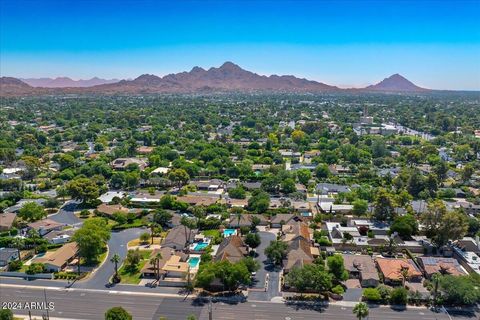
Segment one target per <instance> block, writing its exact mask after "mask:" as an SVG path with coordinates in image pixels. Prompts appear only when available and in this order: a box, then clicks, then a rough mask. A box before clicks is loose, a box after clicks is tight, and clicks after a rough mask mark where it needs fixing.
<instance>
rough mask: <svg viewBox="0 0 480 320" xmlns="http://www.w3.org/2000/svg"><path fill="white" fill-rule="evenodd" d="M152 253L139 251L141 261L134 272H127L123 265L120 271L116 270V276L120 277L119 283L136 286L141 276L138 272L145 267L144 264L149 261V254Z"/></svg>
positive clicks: (150, 251)
mask: <svg viewBox="0 0 480 320" xmlns="http://www.w3.org/2000/svg"><path fill="white" fill-rule="evenodd" d="M151 253H152V250H142V251H140V254H141V255H142V260H141V261H140V263H139V264H138V266H137V268H136V269H135V270H127V269H126V268H125V265H122V266H121V267H120V269H119V270H118V274H119V275H120V277H121V279H122V280H121V282H120V283H125V284H138V283H139V282H140V280H141V279H142V275H141V273H140V271H141V270H142V268H143V267H144V266H145V264H146V263H147V262H148V260H149V259H150V254H151Z"/></svg>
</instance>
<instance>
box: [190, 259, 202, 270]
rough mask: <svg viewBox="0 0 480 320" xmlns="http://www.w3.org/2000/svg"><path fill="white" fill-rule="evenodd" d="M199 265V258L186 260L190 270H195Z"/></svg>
mask: <svg viewBox="0 0 480 320" xmlns="http://www.w3.org/2000/svg"><path fill="white" fill-rule="evenodd" d="M199 263H200V257H191V258H190V259H188V264H189V265H190V268H196V267H197V266H198V264H199Z"/></svg>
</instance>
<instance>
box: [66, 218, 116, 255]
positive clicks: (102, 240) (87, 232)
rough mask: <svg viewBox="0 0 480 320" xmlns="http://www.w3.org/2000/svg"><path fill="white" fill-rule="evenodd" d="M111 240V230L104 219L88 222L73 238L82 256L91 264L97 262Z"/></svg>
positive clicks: (94, 219) (93, 219)
mask: <svg viewBox="0 0 480 320" xmlns="http://www.w3.org/2000/svg"><path fill="white" fill-rule="evenodd" d="M109 239H110V230H109V229H108V226H107V223H106V221H105V219H103V218H92V219H89V220H86V221H85V222H84V223H83V225H82V227H81V228H80V229H78V230H77V231H76V232H75V234H74V235H73V238H72V240H73V241H75V242H77V245H78V249H79V253H80V256H81V257H83V258H84V259H85V260H86V261H87V262H89V263H91V262H96V261H97V258H98V256H99V255H100V254H101V253H102V252H103V251H104V250H105V246H106V244H107V241H108V240H109Z"/></svg>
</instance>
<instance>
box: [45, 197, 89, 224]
mask: <svg viewBox="0 0 480 320" xmlns="http://www.w3.org/2000/svg"><path fill="white" fill-rule="evenodd" d="M77 205H78V202H76V201H74V200H69V201H67V202H65V204H64V205H63V206H62V207H61V208H60V210H58V212H57V213H56V214H53V215H51V216H49V217H48V218H49V219H52V220H53V221H56V222H58V223H65V224H68V225H72V226H78V225H81V224H82V220H81V219H79V218H78V217H77V216H76V215H75V212H74V210H75V208H76V207H77Z"/></svg>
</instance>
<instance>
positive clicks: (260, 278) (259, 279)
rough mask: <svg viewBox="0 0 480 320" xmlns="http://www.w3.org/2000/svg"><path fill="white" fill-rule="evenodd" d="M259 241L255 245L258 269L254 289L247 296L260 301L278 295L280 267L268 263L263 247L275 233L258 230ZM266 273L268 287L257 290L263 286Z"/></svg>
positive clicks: (273, 238) (274, 237) (268, 243)
mask: <svg viewBox="0 0 480 320" xmlns="http://www.w3.org/2000/svg"><path fill="white" fill-rule="evenodd" d="M258 233H259V235H260V239H261V243H260V245H259V246H258V247H257V249H256V252H257V254H258V256H257V257H256V260H257V261H258V262H259V263H260V269H259V270H258V271H257V275H256V276H255V282H254V284H253V286H252V287H253V288H254V289H255V291H254V290H252V291H250V293H249V296H250V297H251V298H252V299H254V300H260V301H270V300H271V299H272V298H273V297H276V296H280V292H279V290H278V284H279V281H280V269H279V268H275V267H274V266H273V265H272V264H271V263H269V261H268V258H267V256H266V255H265V248H266V247H268V246H269V245H270V242H271V241H274V240H275V239H276V238H277V237H276V236H275V234H273V233H271V232H267V231H259V232H258ZM267 274H268V287H267V291H266V292H265V291H257V290H262V289H264V288H265V279H266V277H267Z"/></svg>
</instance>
